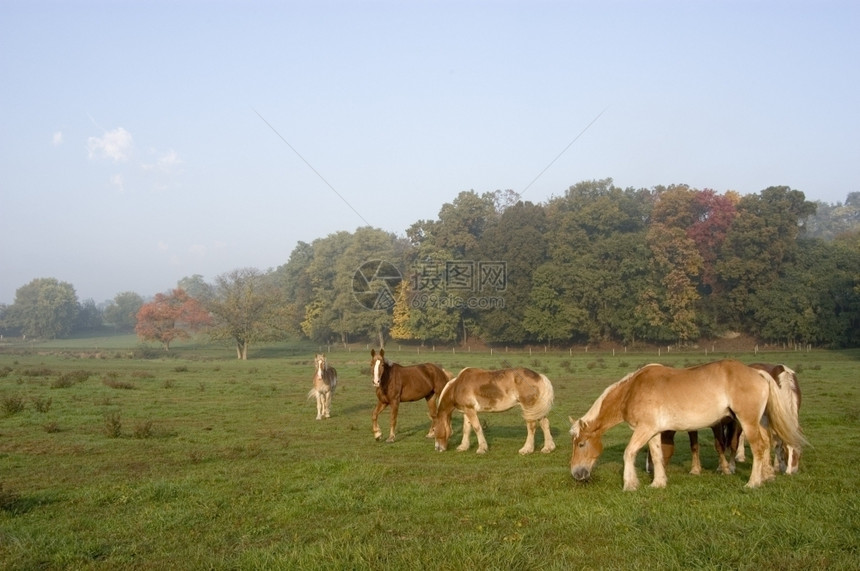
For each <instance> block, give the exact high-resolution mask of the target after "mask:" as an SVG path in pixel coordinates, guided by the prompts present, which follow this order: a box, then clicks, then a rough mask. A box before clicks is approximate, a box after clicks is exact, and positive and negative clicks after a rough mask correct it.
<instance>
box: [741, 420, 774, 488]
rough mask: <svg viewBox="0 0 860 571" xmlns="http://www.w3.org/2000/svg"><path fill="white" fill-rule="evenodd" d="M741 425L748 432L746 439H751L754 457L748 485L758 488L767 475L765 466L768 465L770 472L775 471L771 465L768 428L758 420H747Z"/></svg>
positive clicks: (751, 449)
mask: <svg viewBox="0 0 860 571" xmlns="http://www.w3.org/2000/svg"><path fill="white" fill-rule="evenodd" d="M741 427H742V428H743V431H744V434H746V439H747V440H749V444H750V451H751V452H752V457H753V459H752V469H751V470H750V479H749V481H748V482H747V483H746V487H748V488H757V487H759V486H760V485H761V484H762V482H763V481H764V478H765V476H766V470H765V469H764V466H765V465H768V466H769V467H770V472H773V467H772V466H770V443H769V438H768V434H767V430H765V428H764V427H763V426H761V425H760V424H759V423H758V422H745V423H742V424H741Z"/></svg>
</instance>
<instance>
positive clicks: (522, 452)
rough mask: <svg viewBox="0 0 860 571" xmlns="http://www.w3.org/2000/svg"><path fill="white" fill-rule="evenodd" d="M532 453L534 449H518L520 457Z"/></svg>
mask: <svg viewBox="0 0 860 571" xmlns="http://www.w3.org/2000/svg"><path fill="white" fill-rule="evenodd" d="M532 452H534V448H520V454H521V455H522V456H525V455H527V454H531V453H532Z"/></svg>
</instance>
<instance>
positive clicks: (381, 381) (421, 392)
mask: <svg viewBox="0 0 860 571" xmlns="http://www.w3.org/2000/svg"><path fill="white" fill-rule="evenodd" d="M370 371H371V374H372V375H373V385H374V386H375V387H376V399H377V400H378V401H379V402H377V403H376V407H375V408H374V409H373V414H372V415H371V420H372V421H373V436H374V437H375V438H376V439H377V440H382V430H380V428H379V422H378V419H379V413H380V412H382V411H383V409H384V408H385V407H386V406H391V426H390V430H389V433H388V440H387V442H394V434H395V430H396V429H397V409H398V408H400V403H401V402H412V401H417V400H420V399H424V400H426V401H427V409H428V414H429V415H430V432H428V433H427V438H432V437H433V420H434V419H435V418H436V397H437V396H438V395H439V393H441V392H442V389H443V388H445V385H446V384H447V383H448V381H450V380H451V378H452V376H453V375H450V374H449V373H448V372H447V371H445V370H444V369H443V368H441V367H439V366H436V365H434V364H432V363H422V364H420V365H411V366H409V367H402V366H400V365H398V364H397V363H389V362H388V361H386V360H385V349H380V350H379V353H377V352H376V351H375V350H373V349H371V350H370Z"/></svg>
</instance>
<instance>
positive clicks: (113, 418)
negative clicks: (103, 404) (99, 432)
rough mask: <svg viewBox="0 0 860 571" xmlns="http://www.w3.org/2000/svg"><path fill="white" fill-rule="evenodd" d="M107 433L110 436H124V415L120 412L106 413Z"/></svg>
mask: <svg viewBox="0 0 860 571" xmlns="http://www.w3.org/2000/svg"><path fill="white" fill-rule="evenodd" d="M105 434H106V435H107V437H108V438H119V437H120V436H122V415H120V413H119V412H110V413H107V414H105Z"/></svg>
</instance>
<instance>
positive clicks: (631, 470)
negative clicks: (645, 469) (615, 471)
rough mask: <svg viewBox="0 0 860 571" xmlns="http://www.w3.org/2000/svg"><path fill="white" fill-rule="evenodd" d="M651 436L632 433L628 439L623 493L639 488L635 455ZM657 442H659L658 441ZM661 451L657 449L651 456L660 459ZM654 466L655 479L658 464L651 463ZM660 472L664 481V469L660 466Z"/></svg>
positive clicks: (625, 453) (625, 451) (625, 452)
mask: <svg viewBox="0 0 860 571" xmlns="http://www.w3.org/2000/svg"><path fill="white" fill-rule="evenodd" d="M650 438H651V436H649V435H648V434H647V433H645V432H642V431H638V432H637V431H636V430H634V431H633V436H631V437H630V442H629V443H628V444H627V448H625V449H624V491H627V492H631V491H633V490H635V489H636V488H638V487H639V478H637V477H636V464H635V462H636V453H637V452H639V449H640V448H642V447H643V446H644V445H645V443H646V442H648V440H650ZM658 442H659V440H658ZM660 454H661V450H660V449H659V448H657V449H654V451H653V454H652V456H655V457H657V458H659V457H660ZM652 464H653V465H654V474H655V478H656V474H657V470H658V467H657V466H658V464H660V463H659V462H652ZM659 469H660V470H662V471H663V475H664V476H663V477H664V479H665V473H666V469H665V468H664V467H663V466H660V468H659Z"/></svg>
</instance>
